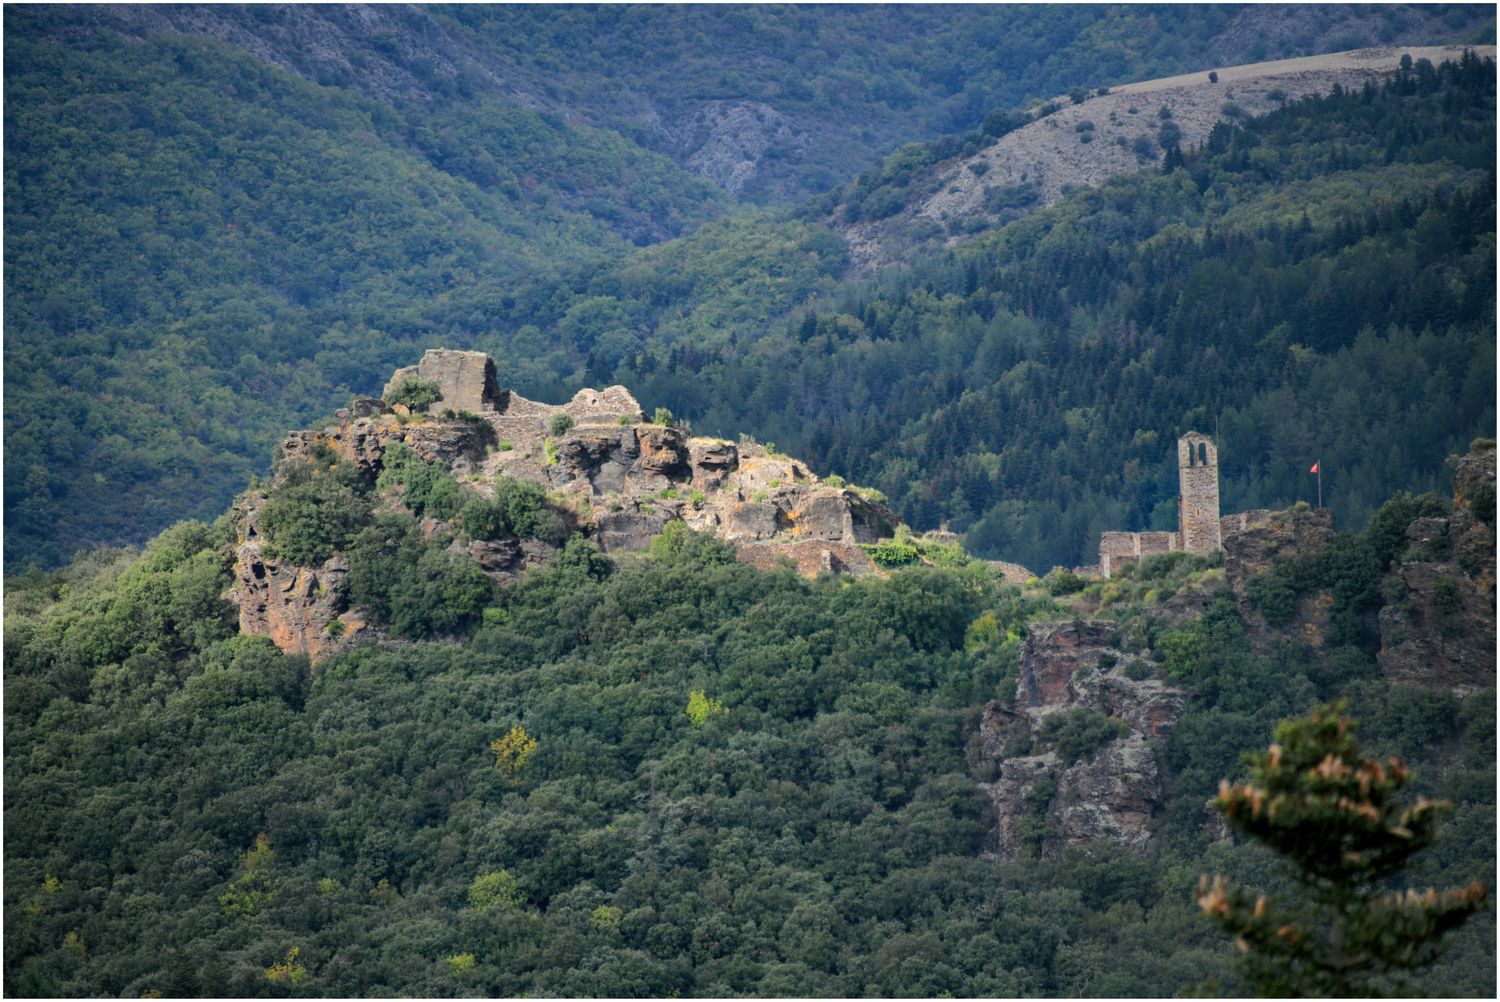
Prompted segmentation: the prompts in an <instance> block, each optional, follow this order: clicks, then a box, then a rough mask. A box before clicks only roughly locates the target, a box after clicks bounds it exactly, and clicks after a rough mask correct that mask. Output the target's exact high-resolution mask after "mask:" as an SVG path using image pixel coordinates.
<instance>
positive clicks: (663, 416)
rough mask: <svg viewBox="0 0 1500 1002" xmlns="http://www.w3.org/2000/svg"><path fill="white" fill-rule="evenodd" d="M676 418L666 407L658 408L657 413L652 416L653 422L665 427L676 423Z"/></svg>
mask: <svg viewBox="0 0 1500 1002" xmlns="http://www.w3.org/2000/svg"><path fill="white" fill-rule="evenodd" d="M676 420H677V419H676V418H674V417H673V416H672V412H671V411H669V410H667V409H666V408H665V407H658V408H656V413H655V414H653V415H652V416H651V423H652V424H659V425H662V426H664V427H665V426H670V425H672V424H674V423H675V422H676Z"/></svg>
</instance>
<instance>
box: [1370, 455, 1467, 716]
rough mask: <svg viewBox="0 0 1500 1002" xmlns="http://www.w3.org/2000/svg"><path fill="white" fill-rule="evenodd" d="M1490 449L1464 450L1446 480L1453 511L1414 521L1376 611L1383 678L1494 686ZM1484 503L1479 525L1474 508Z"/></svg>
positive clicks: (1456, 688) (1461, 689) (1457, 687)
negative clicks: (1389, 590)
mask: <svg viewBox="0 0 1500 1002" xmlns="http://www.w3.org/2000/svg"><path fill="white" fill-rule="evenodd" d="M1494 498H1495V449H1494V447H1493V446H1490V447H1488V448H1484V449H1480V450H1477V451H1475V452H1470V453H1469V454H1468V455H1467V456H1464V457H1463V458H1462V459H1461V460H1459V463H1458V468H1457V469H1456V470H1455V472H1454V477H1453V514H1452V515H1451V516H1449V517H1448V518H1418V519H1414V520H1413V521H1412V523H1411V525H1409V526H1408V527H1407V529H1406V542H1407V550H1406V554H1405V556H1404V557H1403V558H1402V560H1401V561H1400V563H1399V564H1398V565H1397V566H1396V567H1395V568H1394V570H1393V573H1394V575H1395V578H1396V581H1397V590H1398V591H1399V594H1400V597H1399V598H1397V599H1396V600H1395V601H1393V602H1390V603H1388V604H1387V605H1386V606H1385V607H1384V608H1382V609H1381V610H1380V652H1379V655H1378V660H1379V662H1380V666H1381V668H1382V669H1384V671H1385V674H1386V677H1387V678H1389V679H1390V680H1391V681H1393V682H1402V683H1405V684H1408V685H1421V686H1427V687H1437V688H1444V689H1448V690H1450V691H1452V692H1454V693H1455V694H1457V695H1460V696H1465V695H1469V694H1471V693H1474V692H1477V691H1479V690H1481V689H1488V688H1493V687H1494V685H1495V528H1494V525H1493V519H1494ZM1485 505H1488V512H1487V517H1488V518H1489V519H1490V521H1489V522H1486V521H1485V520H1484V518H1481V517H1480V515H1479V513H1478V512H1477V511H1476V509H1479V508H1482V507H1483V506H1485Z"/></svg>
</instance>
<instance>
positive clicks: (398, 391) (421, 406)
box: [385, 376, 443, 412]
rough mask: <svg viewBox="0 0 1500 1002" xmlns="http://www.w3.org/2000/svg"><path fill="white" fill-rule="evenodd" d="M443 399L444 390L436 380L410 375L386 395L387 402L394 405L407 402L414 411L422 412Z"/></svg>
mask: <svg viewBox="0 0 1500 1002" xmlns="http://www.w3.org/2000/svg"><path fill="white" fill-rule="evenodd" d="M441 399H443V391H442V390H441V389H440V388H439V387H438V384H437V383H436V382H435V381H433V380H431V379H418V378H416V377H415V376H409V377H407V378H406V379H403V380H401V382H400V384H399V385H398V386H397V387H396V388H395V389H394V390H392V391H391V392H390V393H389V394H387V395H386V398H385V402H386V403H388V404H390V405H391V406H392V407H394V406H396V405H397V404H405V405H406V406H407V407H408V408H410V409H411V410H412V411H413V412H421V411H425V410H427V408H429V407H431V406H432V405H433V404H435V403H437V402H438V401H439V400H441Z"/></svg>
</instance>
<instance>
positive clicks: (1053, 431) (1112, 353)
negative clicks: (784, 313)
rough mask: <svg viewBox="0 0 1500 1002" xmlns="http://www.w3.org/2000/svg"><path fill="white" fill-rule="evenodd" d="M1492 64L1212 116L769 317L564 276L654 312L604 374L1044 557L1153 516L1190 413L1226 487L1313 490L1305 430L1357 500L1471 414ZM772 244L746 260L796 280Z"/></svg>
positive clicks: (1488, 222)
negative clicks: (1125, 169) (1049, 201)
mask: <svg viewBox="0 0 1500 1002" xmlns="http://www.w3.org/2000/svg"><path fill="white" fill-rule="evenodd" d="M1494 85H1495V78H1494V67H1493V64H1492V63H1487V62H1481V61H1479V60H1475V59H1472V58H1471V59H1469V60H1466V61H1465V62H1464V63H1463V64H1462V65H1454V64H1444V66H1443V67H1441V68H1440V69H1432V68H1430V67H1420V68H1419V69H1417V70H1414V71H1413V72H1412V73H1410V74H1407V75H1406V76H1404V77H1403V78H1401V79H1400V80H1397V81H1393V82H1392V83H1390V84H1389V85H1387V86H1385V87H1384V88H1380V89H1375V88H1371V89H1368V90H1365V91H1362V92H1358V93H1338V94H1335V95H1331V96H1329V97H1326V98H1316V99H1308V100H1305V101H1300V102H1297V103H1295V104H1293V105H1290V106H1288V107H1286V108H1284V109H1282V110H1280V111H1278V112H1276V113H1274V114H1271V115H1268V116H1266V117H1264V118H1261V119H1256V120H1253V121H1250V122H1248V123H1244V124H1229V123H1225V124H1223V125H1222V126H1221V127H1220V128H1219V129H1218V130H1217V131H1216V132H1215V133H1214V135H1213V136H1212V137H1211V139H1210V141H1209V142H1208V144H1207V145H1206V146H1205V147H1204V148H1203V149H1202V150H1201V151H1196V152H1193V151H1190V153H1189V155H1188V156H1186V157H1185V158H1184V163H1183V164H1182V166H1180V167H1174V169H1172V170H1170V171H1168V172H1163V171H1160V170H1151V171H1147V172H1144V173H1141V174H1138V175H1135V176H1132V177H1128V178H1121V179H1116V180H1114V181H1112V182H1110V183H1109V184H1107V185H1105V186H1104V187H1103V188H1101V189H1099V190H1096V191H1085V192H1079V193H1077V194H1076V195H1074V196H1073V197H1071V198H1070V199H1067V200H1065V201H1064V202H1062V203H1060V204H1059V205H1057V206H1055V207H1053V208H1052V209H1049V210H1046V211H1043V212H1039V213H1037V214H1035V215H1034V216H1031V217H1029V218H1027V219H1024V220H1021V221H1019V222H1016V223H1013V224H1011V225H1009V226H1007V227H1005V228H1003V229H1001V230H999V231H997V232H995V233H994V234H992V235H987V236H984V237H982V238H979V239H977V240H975V241H973V242H971V243H968V244H965V245H961V246H960V247H959V248H957V249H955V250H954V251H952V252H950V253H946V254H943V255H941V256H938V257H935V258H932V259H930V260H928V261H926V262H925V263H922V264H918V265H916V266H914V267H913V268H911V269H910V270H905V271H898V272H895V273H893V274H891V275H890V276H888V277H887V278H884V279H882V280H879V281H876V282H873V283H869V284H866V285H862V286H856V287H852V288H851V287H849V286H847V285H846V286H844V287H842V288H841V289H839V290H838V291H837V292H836V293H835V294H834V295H833V296H832V297H829V296H827V295H824V296H823V298H822V302H824V303H827V304H828V305H826V306H822V305H820V306H818V307H816V308H813V309H810V310H807V311H805V312H799V313H798V315H797V316H794V317H793V318H791V319H790V320H789V321H788V322H786V323H784V324H780V325H773V326H772V328H771V331H770V332H769V333H768V332H767V331H766V329H765V328H764V326H763V324H762V323H760V322H759V321H760V317H759V316H757V315H755V314H754V313H749V314H742V315H741V316H740V317H738V318H736V317H735V315H731V316H730V317H723V316H718V315H713V316H710V317H708V318H705V319H704V320H702V321H700V322H698V323H696V324H694V323H692V321H693V320H694V319H695V318H696V317H697V316H698V311H697V310H696V309H689V310H686V311H684V310H683V308H682V306H681V305H680V303H681V302H682V301H680V300H679V301H678V302H672V301H670V300H669V301H668V302H667V303H665V304H663V303H662V302H661V300H660V298H658V297H660V296H661V295H662V294H663V292H666V293H667V294H668V295H670V293H671V292H672V291H674V290H675V289H678V288H682V287H683V286H682V285H681V284H678V283H680V282H685V280H687V279H689V278H690V276H691V275H692V272H691V270H689V271H688V272H686V273H685V275H683V276H682V277H679V278H678V279H677V280H676V281H674V283H673V284H672V285H668V286H667V287H666V288H665V290H664V289H663V288H662V287H660V286H653V287H650V288H649V289H644V290H643V289H641V288H640V287H639V285H638V284H632V283H631V282H630V281H629V277H628V276H630V275H632V274H634V273H631V272H626V273H625V276H624V277H622V276H621V275H620V274H619V273H618V272H617V271H615V270H611V269H606V270H605V272H604V273H603V274H602V275H601V276H600V277H597V278H595V279H593V280H592V283H591V285H589V286H586V287H584V288H582V289H580V294H584V293H590V294H598V293H604V294H606V295H608V297H609V302H610V307H611V309H613V310H614V311H615V312H616V314H617V315H621V316H626V317H631V318H639V319H637V320H636V322H637V323H640V325H641V326H645V327H649V328H651V329H652V334H651V335H650V336H648V340H647V343H648V344H653V343H654V344H655V345H656V346H657V347H656V349H655V350H654V351H648V352H647V353H646V354H645V355H644V356H643V360H642V363H640V364H637V365H633V366H632V365H630V364H622V365H620V366H618V367H616V368H615V369H614V371H613V373H612V374H609V375H608V378H610V379H613V380H617V381H621V382H625V383H627V384H629V385H631V386H633V387H637V388H638V390H639V392H640V395H641V396H642V398H644V399H649V400H652V401H657V400H660V401H662V402H664V403H666V404H667V405H668V406H670V407H671V408H672V409H673V411H674V412H676V413H678V414H685V415H687V416H688V417H690V418H692V419H693V420H694V421H695V423H696V424H697V425H698V426H699V427H701V428H702V429H704V430H707V431H710V432H724V431H726V430H729V429H734V428H745V427H753V428H755V429H756V431H757V433H759V434H761V435H763V436H765V437H768V438H771V439H772V440H774V441H776V442H777V443H778V444H780V445H782V446H786V447H790V448H791V450H792V451H793V452H794V453H797V454H799V455H805V456H808V457H809V458H811V459H813V460H814V462H815V464H818V465H820V467H822V468H824V469H826V470H833V471H837V472H840V473H843V474H845V475H849V476H852V477H853V478H855V479H857V480H859V481H860V482H861V483H871V484H873V485H875V486H877V487H879V488H880V489H881V490H883V491H884V492H885V493H886V494H887V495H889V496H890V498H891V499H892V501H893V503H894V504H895V505H896V507H897V509H898V511H899V512H900V513H901V514H902V515H903V516H904V517H905V518H906V519H907V520H908V521H909V522H911V523H912V524H913V525H914V526H916V527H918V528H924V529H925V528H932V527H935V526H936V525H937V524H938V523H939V522H941V521H947V522H948V523H949V525H950V527H951V528H953V529H955V530H957V531H960V532H966V533H967V541H968V543H969V545H970V546H971V548H973V549H974V550H975V551H976V552H978V553H982V554H984V555H986V556H994V557H1002V558H1004V559H1008V560H1017V561H1020V562H1021V563H1024V564H1026V565H1028V566H1032V567H1036V568H1038V569H1040V570H1045V569H1046V568H1047V567H1050V566H1052V565H1053V564H1063V565H1073V564H1077V563H1086V562H1092V555H1093V552H1094V551H1093V548H1094V547H1095V546H1096V545H1097V541H1098V533H1099V531H1100V530H1102V529H1111V528H1130V529H1144V528H1170V527H1172V526H1174V525H1175V524H1176V523H1175V517H1176V516H1175V504H1176V500H1175V499H1176V487H1175V469H1174V466H1173V464H1172V461H1171V453H1170V449H1171V442H1172V441H1173V439H1174V438H1175V437H1176V436H1177V435H1178V434H1180V433H1182V432H1184V431H1187V430H1189V429H1190V428H1197V429H1199V430H1205V431H1209V432H1214V431H1217V433H1218V435H1219V436H1220V456H1221V457H1222V463H1223V474H1224V478H1225V483H1224V488H1223V489H1224V510H1226V511H1235V510H1242V509H1246V508H1252V507H1276V506H1280V505H1284V504H1289V503H1291V502H1292V501H1295V500H1297V499H1299V498H1301V499H1305V500H1313V499H1314V494H1313V492H1314V490H1315V484H1314V482H1313V481H1312V479H1311V478H1310V477H1308V476H1307V475H1306V471H1307V470H1308V468H1309V467H1310V466H1311V465H1312V464H1313V462H1314V461H1315V460H1318V459H1320V458H1321V460H1322V463H1323V467H1322V468H1323V471H1324V488H1325V500H1326V501H1327V502H1328V503H1329V504H1331V505H1332V506H1333V507H1334V508H1335V510H1336V511H1337V512H1338V515H1339V518H1340V519H1341V520H1342V521H1344V522H1345V523H1347V524H1350V525H1353V526H1357V525H1360V524H1363V522H1364V520H1365V519H1366V518H1368V516H1369V514H1370V512H1371V511H1373V510H1374V508H1375V506H1377V505H1378V504H1379V503H1380V502H1381V500H1382V499H1383V498H1384V497H1385V496H1386V495H1387V493H1388V492H1389V490H1390V489H1391V488H1392V487H1393V486H1395V485H1401V486H1403V487H1406V488H1409V489H1412V490H1418V491H1420V490H1427V489H1432V488H1435V487H1437V486H1439V482H1440V479H1441V471H1440V470H1439V468H1437V467H1435V466H1434V465H1433V464H1432V463H1431V461H1430V460H1431V456H1432V455H1433V454H1434V453H1435V452H1447V451H1456V450H1458V449H1460V448H1461V447H1462V446H1463V444H1464V443H1466V442H1467V441H1468V440H1469V439H1470V438H1472V437H1473V436H1474V435H1476V434H1485V433H1487V432H1488V431H1489V430H1490V429H1492V428H1493V426H1494V422H1495V410H1494V407H1495V385H1494V378H1493V374H1494V367H1495V358H1494V350H1495V337H1494V329H1495V327H1494V325H1495V286H1494V280H1493V275H1494V269H1495V258H1494V224H1495V201H1494V199H1495V175H1494V169H1493V165H1494V159H1495V130H1494ZM714 237H730V238H733V239H735V241H736V245H737V246H740V247H745V248H746V249H747V250H753V249H754V245H753V244H750V243H749V242H748V241H745V240H744V239H743V238H741V237H739V236H737V234H736V231H735V230H734V229H733V228H732V227H727V226H715V227H710V228H708V229H705V230H704V231H701V232H700V233H699V234H697V235H695V236H694V237H691V238H686V240H685V241H682V243H685V244H686V245H688V246H693V247H695V253H694V254H693V255H692V257H693V258H694V259H696V260H699V261H703V260H707V259H709V256H710V255H711V254H721V255H722V254H723V253H724V252H723V251H722V250H720V249H719V248H718V247H717V246H716V245H715V243H714V242H711V241H712V239H713V238H714ZM674 246H676V245H675V244H669V245H666V246H664V247H662V248H656V249H653V250H652V251H649V252H647V254H646V255H644V256H643V259H650V258H651V257H652V256H655V257H656V258H657V259H661V258H663V257H664V256H665V255H666V254H667V253H669V251H670V248H672V247H674ZM782 260H783V261H784V260H791V261H794V262H795V261H796V260H798V258H795V257H792V258H789V259H788V258H783V259H782ZM781 264H782V261H775V262H768V263H765V264H762V265H760V267H761V268H762V269H764V271H765V272H766V273H767V274H770V275H774V276H777V277H778V278H780V279H781V280H783V281H785V280H786V279H787V278H794V277H795V275H796V273H795V272H791V271H788V270H787V269H785V268H784V267H779V266H780V265H781ZM748 273H749V271H748V270H747V269H745V268H744V267H743V266H740V267H737V269H736V274H738V275H740V276H744V275H746V274H748ZM807 288H808V289H809V291H810V292H812V293H815V294H816V293H822V292H823V290H824V289H826V285H825V286H821V287H820V286H819V285H817V284H815V283H808V284H807ZM784 300H785V296H783V297H782V301H784ZM730 301H733V300H731V299H730V297H726V296H723V295H720V296H718V297H715V299H714V300H713V303H714V304H715V305H716V306H717V305H721V304H724V303H726V302H730ZM761 301H764V300H761ZM772 301H773V302H774V301H776V300H774V299H773V300H772ZM686 303H687V305H688V306H689V307H692V306H693V305H694V304H695V299H694V293H693V292H692V291H691V288H689V291H688V294H687V298H686ZM594 308H595V309H600V308H601V307H599V305H598V303H597V300H596V301H595V304H594ZM657 311H660V312H657ZM746 316H748V319H749V320H750V322H749V323H744V322H743V320H744V319H745V317H746ZM657 317H663V319H660V320H658V319H657ZM736 319H738V320H739V321H740V323H739V326H736ZM558 330H559V335H561V329H560V325H559V328H558ZM559 340H560V341H563V342H564V343H565V340H566V339H565V338H563V337H561V336H559ZM592 361H593V362H594V363H597V362H598V361H599V359H598V358H597V356H594V357H593V358H592ZM608 372H609V370H608V369H607V367H606V368H605V369H604V370H603V371H600V372H595V373H593V377H594V378H595V379H596V380H602V379H604V378H605V376H606V374H607V373H608Z"/></svg>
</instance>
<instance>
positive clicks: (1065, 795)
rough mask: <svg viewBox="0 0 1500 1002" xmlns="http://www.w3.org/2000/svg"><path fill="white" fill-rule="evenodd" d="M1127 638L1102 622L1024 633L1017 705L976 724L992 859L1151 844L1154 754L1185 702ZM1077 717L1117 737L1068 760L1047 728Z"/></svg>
mask: <svg viewBox="0 0 1500 1002" xmlns="http://www.w3.org/2000/svg"><path fill="white" fill-rule="evenodd" d="M1125 639H1126V638H1124V637H1123V636H1121V634H1120V632H1119V627H1118V626H1117V625H1116V624H1115V623H1113V622H1109V621H1106V620H1074V621H1072V622H1067V623H1051V624H1033V625H1031V626H1029V627H1028V628H1027V634H1026V642H1025V646H1024V647H1023V649H1022V654H1021V671H1020V678H1019V680H1018V682H1017V685H1016V695H1015V700H1014V702H1013V703H1011V704H1010V705H1006V704H1005V703H1003V702H1000V701H997V702H994V703H991V704H990V705H989V707H988V708H987V709H986V711H985V714H984V719H983V722H982V723H981V725H980V747H981V750H982V754H983V761H984V763H985V764H986V765H987V767H988V768H989V769H991V770H992V771H993V773H994V778H993V780H992V781H991V782H988V783H985V784H982V789H983V790H984V792H985V793H986V794H987V795H988V797H989V800H990V803H991V804H992V805H993V807H994V812H995V814H994V817H995V840H994V843H993V849H992V852H993V854H994V855H995V856H996V857H998V858H1001V859H1015V858H1017V857H1019V856H1022V855H1024V854H1026V853H1028V852H1030V851H1033V850H1035V851H1038V852H1040V854H1041V855H1042V856H1043V858H1047V859H1053V858H1056V857H1057V856H1058V855H1060V854H1061V852H1062V850H1063V849H1064V848H1065V847H1066V846H1068V845H1082V844H1105V845H1113V846H1115V847H1118V848H1120V849H1124V850H1128V851H1132V852H1142V851H1144V850H1145V848H1146V846H1147V845H1148V844H1149V842H1150V840H1151V833H1150V830H1149V827H1148V824H1149V822H1150V820H1151V817H1152V815H1153V814H1154V813H1155V811H1156V810H1157V808H1158V807H1159V806H1160V804H1161V803H1162V801H1163V799H1164V796H1165V790H1164V787H1163V779H1162V775H1161V771H1160V769H1159V767H1158V765H1157V758H1156V748H1157V746H1158V745H1159V743H1160V741H1161V740H1162V739H1163V738H1165V736H1166V735H1167V733H1168V732H1169V731H1170V730H1171V728H1172V726H1173V725H1174V724H1176V723H1177V721H1178V720H1179V719H1180V718H1181V717H1182V714H1183V712H1184V709H1185V695H1184V694H1183V692H1182V691H1181V690H1179V689H1176V688H1174V687H1172V686H1170V685H1167V684H1166V683H1164V682H1161V681H1159V680H1157V679H1156V678H1154V677H1150V675H1149V673H1145V672H1141V671H1139V670H1137V669H1136V668H1134V667H1133V666H1134V665H1135V663H1136V662H1137V661H1139V660H1140V659H1139V658H1138V657H1137V656H1135V655H1131V654H1128V653H1126V652H1125V651H1124V649H1123V645H1124V643H1125ZM1133 675H1145V676H1146V677H1143V678H1139V679H1137V678H1132V676H1133ZM1080 710H1081V711H1086V712H1088V713H1090V714H1096V715H1099V716H1103V717H1107V718H1109V719H1110V720H1111V721H1113V722H1114V723H1113V724H1112V725H1111V726H1113V727H1114V729H1115V730H1114V732H1113V735H1114V736H1108V737H1107V739H1106V740H1104V741H1102V743H1100V744H1099V745H1098V746H1096V747H1095V748H1093V749H1092V750H1090V751H1088V752H1086V753H1084V754H1082V755H1081V756H1079V757H1078V758H1076V759H1075V760H1073V761H1067V760H1065V759H1064V757H1063V756H1062V754H1061V753H1060V750H1059V749H1058V748H1057V747H1055V745H1054V742H1051V741H1049V740H1048V738H1047V737H1046V736H1045V730H1044V722H1045V721H1046V720H1047V719H1048V718H1049V717H1051V716H1052V715H1053V714H1057V713H1068V712H1072V711H1080ZM1109 733H1110V732H1106V734H1109Z"/></svg>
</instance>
